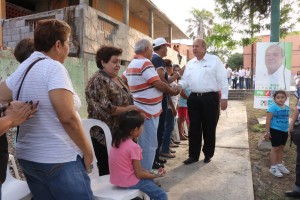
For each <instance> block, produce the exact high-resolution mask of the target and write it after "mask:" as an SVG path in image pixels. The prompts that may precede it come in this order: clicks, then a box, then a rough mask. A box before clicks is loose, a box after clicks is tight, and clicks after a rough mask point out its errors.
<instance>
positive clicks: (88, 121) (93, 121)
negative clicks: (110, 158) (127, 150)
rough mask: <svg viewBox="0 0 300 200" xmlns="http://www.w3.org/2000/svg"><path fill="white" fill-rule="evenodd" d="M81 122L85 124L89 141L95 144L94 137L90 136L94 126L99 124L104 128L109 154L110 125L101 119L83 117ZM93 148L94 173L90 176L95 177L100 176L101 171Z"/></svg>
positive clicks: (84, 128)
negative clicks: (99, 171)
mask: <svg viewBox="0 0 300 200" xmlns="http://www.w3.org/2000/svg"><path fill="white" fill-rule="evenodd" d="M81 123H82V126H83V130H84V132H85V134H86V136H87V139H88V141H89V142H90V144H91V145H92V146H93V143H92V139H91V136H90V130H91V128H92V127H94V126H99V127H100V128H102V130H103V132H104V134H105V141H106V147H107V153H108V154H109V151H110V149H111V140H112V138H111V132H110V129H109V127H108V126H107V124H106V123H104V122H102V121H101V120H98V119H81ZM92 149H93V158H94V159H93V170H92V173H91V174H90V177H93V178H99V173H98V167H97V159H96V156H95V152H94V148H92Z"/></svg>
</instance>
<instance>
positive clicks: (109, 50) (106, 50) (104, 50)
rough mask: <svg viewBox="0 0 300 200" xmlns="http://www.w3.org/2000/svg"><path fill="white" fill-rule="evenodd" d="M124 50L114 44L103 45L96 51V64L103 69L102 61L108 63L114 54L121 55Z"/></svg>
mask: <svg viewBox="0 0 300 200" xmlns="http://www.w3.org/2000/svg"><path fill="white" fill-rule="evenodd" d="M122 52H123V50H122V49H120V48H116V47H113V46H102V47H101V48H100V49H98V51H97V53H96V57H95V58H96V64H97V67H98V68H99V69H103V66H102V63H101V61H103V62H104V63H108V61H109V60H110V58H111V57H112V56H119V55H121V54H122Z"/></svg>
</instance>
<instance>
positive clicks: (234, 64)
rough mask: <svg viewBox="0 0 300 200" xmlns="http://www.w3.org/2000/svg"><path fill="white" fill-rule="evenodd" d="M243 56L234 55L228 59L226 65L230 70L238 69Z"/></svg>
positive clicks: (239, 54)
mask: <svg viewBox="0 0 300 200" xmlns="http://www.w3.org/2000/svg"><path fill="white" fill-rule="evenodd" d="M243 63H244V56H243V54H241V53H235V54H233V55H232V56H230V57H229V58H228V61H227V64H228V65H229V66H230V67H231V69H238V67H239V66H241V65H243Z"/></svg>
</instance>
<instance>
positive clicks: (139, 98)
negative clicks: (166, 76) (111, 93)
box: [123, 55, 163, 119]
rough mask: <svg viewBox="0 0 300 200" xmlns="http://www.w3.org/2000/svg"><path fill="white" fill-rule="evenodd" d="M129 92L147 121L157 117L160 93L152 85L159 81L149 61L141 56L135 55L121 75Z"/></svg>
mask: <svg viewBox="0 0 300 200" xmlns="http://www.w3.org/2000/svg"><path fill="white" fill-rule="evenodd" d="M123 78H124V79H126V80H127V83H128V86H129V90H130V92H131V93H132V95H133V100H134V105H135V106H136V107H138V108H139V109H140V110H141V111H142V112H143V113H144V114H145V115H146V117H147V118H148V119H150V118H151V117H158V116H159V115H160V113H161V100H162V97H163V96H162V92H160V91H159V90H158V89H156V88H155V87H154V86H153V85H152V83H153V82H155V81H158V80H160V78H159V76H158V74H157V72H156V70H155V68H154V67H153V65H152V63H151V61H150V60H149V59H147V58H145V57H143V56H141V55H135V56H134V59H133V60H132V61H131V62H130V64H129V65H128V67H127V69H126V71H125V72H124V73H123Z"/></svg>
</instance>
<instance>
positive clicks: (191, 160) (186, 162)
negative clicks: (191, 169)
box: [183, 157, 198, 165]
mask: <svg viewBox="0 0 300 200" xmlns="http://www.w3.org/2000/svg"><path fill="white" fill-rule="evenodd" d="M197 161H198V160H195V159H194V158H191V157H190V158H188V159H186V160H185V161H183V163H184V164H186V165H189V164H192V163H194V162H197Z"/></svg>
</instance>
